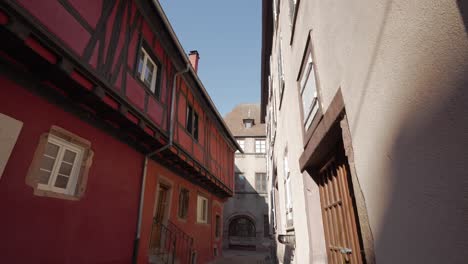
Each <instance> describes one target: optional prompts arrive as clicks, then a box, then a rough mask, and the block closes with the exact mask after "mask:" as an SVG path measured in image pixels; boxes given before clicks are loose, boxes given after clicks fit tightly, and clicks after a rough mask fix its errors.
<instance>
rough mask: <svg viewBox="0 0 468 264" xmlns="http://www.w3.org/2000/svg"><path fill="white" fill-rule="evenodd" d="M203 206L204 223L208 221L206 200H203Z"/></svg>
mask: <svg viewBox="0 0 468 264" xmlns="http://www.w3.org/2000/svg"><path fill="white" fill-rule="evenodd" d="M202 201H203V205H202V219H203V221H206V218H207V206H206V200H205V199H203V200H202Z"/></svg>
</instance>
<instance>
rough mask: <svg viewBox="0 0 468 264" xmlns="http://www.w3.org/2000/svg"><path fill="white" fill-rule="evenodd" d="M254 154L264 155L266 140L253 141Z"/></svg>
mask: <svg viewBox="0 0 468 264" xmlns="http://www.w3.org/2000/svg"><path fill="white" fill-rule="evenodd" d="M255 153H258V154H264V153H266V140H265V139H261V138H258V139H255Z"/></svg>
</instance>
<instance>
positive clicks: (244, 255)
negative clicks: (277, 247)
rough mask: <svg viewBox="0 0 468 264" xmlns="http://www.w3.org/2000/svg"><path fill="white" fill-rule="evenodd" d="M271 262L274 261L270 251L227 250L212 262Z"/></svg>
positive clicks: (225, 263) (253, 263)
mask: <svg viewBox="0 0 468 264" xmlns="http://www.w3.org/2000/svg"><path fill="white" fill-rule="evenodd" d="M237 263H242V264H270V263H273V262H272V261H271V258H270V254H269V253H268V252H257V251H242V250H225V251H224V252H223V256H222V257H221V258H219V259H217V260H216V261H214V262H211V264H237Z"/></svg>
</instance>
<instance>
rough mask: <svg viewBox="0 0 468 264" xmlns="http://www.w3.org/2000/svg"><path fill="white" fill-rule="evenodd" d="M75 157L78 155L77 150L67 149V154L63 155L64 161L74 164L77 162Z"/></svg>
mask: <svg viewBox="0 0 468 264" xmlns="http://www.w3.org/2000/svg"><path fill="white" fill-rule="evenodd" d="M75 157H76V153H75V152H73V151H70V150H68V149H66V150H65V154H64V155H63V161H66V162H68V163H72V164H73V163H74V162H75Z"/></svg>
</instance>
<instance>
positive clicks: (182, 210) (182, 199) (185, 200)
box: [177, 188, 189, 219]
mask: <svg viewBox="0 0 468 264" xmlns="http://www.w3.org/2000/svg"><path fill="white" fill-rule="evenodd" d="M188 206H189V191H188V190H187V189H185V188H182V189H180V192H179V211H178V214H177V215H178V216H179V217H180V218H182V219H187V215H188Z"/></svg>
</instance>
